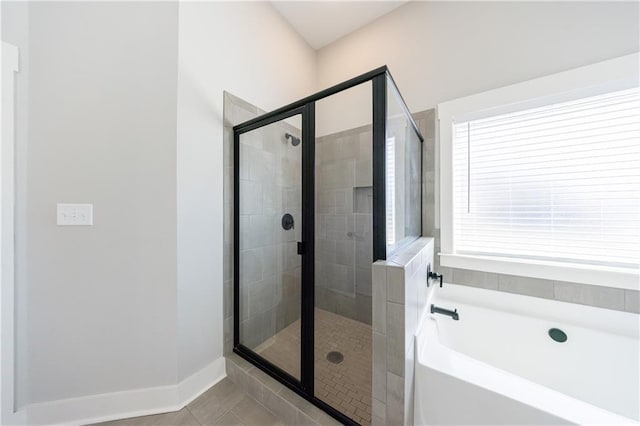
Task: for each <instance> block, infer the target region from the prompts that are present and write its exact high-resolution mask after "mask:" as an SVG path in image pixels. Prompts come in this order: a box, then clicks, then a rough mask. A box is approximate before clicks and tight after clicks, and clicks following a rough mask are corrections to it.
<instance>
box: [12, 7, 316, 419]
mask: <svg viewBox="0 0 640 426" xmlns="http://www.w3.org/2000/svg"><path fill="white" fill-rule="evenodd" d="M2 8H3V9H2V11H3V16H2V19H3V22H4V23H5V25H4V26H3V39H6V40H7V41H12V42H14V43H15V44H18V45H19V47H20V48H21V53H22V54H23V55H26V56H25V57H24V58H23V61H24V62H25V64H26V63H28V64H29V65H30V66H29V67H25V68H23V70H26V69H28V70H29V72H28V73H27V72H25V73H23V74H22V75H21V76H20V78H21V79H22V80H21V81H22V82H24V83H25V84H24V87H23V90H21V91H20V92H19V93H18V96H19V100H18V111H17V112H18V121H19V123H18V129H19V130H20V128H21V126H20V123H21V122H20V120H21V119H22V118H24V122H23V124H24V126H22V127H24V129H22V130H23V132H22V134H21V135H18V145H19V146H18V159H17V164H18V165H19V166H20V167H19V170H18V171H17V172H18V182H17V185H18V197H19V200H18V215H19V216H20V217H22V218H24V222H25V223H24V228H23V229H22V231H20V229H19V230H18V234H19V235H18V242H17V245H18V246H19V249H20V247H24V248H25V249H24V253H22V254H21V253H20V250H18V259H17V263H18V264H19V265H20V264H23V265H24V270H25V271H27V270H28V272H29V274H28V275H25V276H23V277H19V282H18V287H19V288H20V292H19V294H18V300H17V302H16V303H17V306H18V307H19V308H20V307H23V308H24V309H23V311H24V312H19V317H18V321H17V328H18V336H17V340H18V342H17V352H18V353H17V360H18V365H17V368H18V373H19V374H18V378H17V381H18V382H17V384H16V386H17V388H18V391H19V398H18V406H19V407H21V408H24V407H25V406H27V405H30V404H34V403H38V402H44V401H55V400H62V399H65V398H72V397H80V396H87V395H95V394H101V393H109V392H117V391H124V390H132V389H146V388H151V387H157V386H164V385H174V384H176V383H177V382H179V381H181V380H183V379H185V378H187V377H189V376H191V375H192V374H194V373H196V372H197V371H199V370H201V369H203V368H204V367H207V366H209V365H211V363H212V362H213V361H215V360H216V359H218V358H220V357H221V356H222V339H223V338H222V329H223V315H222V292H223V290H222V289H223V267H222V250H223V233H222V205H223V199H222V198H223V191H222V176H223V161H222V146H223V127H222V105H223V90H227V91H229V92H232V93H234V94H237V95H238V96H242V97H244V98H246V99H248V100H251V101H252V102H255V103H256V104H258V105H260V106H262V107H263V108H266V109H272V108H275V107H277V106H280V105H282V104H285V103H288V102H291V101H294V100H296V99H297V98H300V97H302V96H305V95H307V94H309V93H311V92H313V91H314V89H315V52H314V51H313V50H312V49H311V48H310V47H309V46H308V45H307V44H306V43H305V42H304V41H303V40H302V39H301V38H300V37H299V36H298V35H297V34H296V33H295V32H294V31H293V30H292V29H291V28H290V26H289V25H288V24H287V23H286V22H285V21H284V20H283V19H282V18H281V17H280V16H279V15H278V14H277V13H276V12H275V11H274V10H273V9H272V7H271V6H270V5H269V4H268V3H183V4H180V5H178V4H177V3H146V2H141V3H133V2H127V3H118V2H116V3H88V2H77V3H57V2H42V3H29V4H26V3H6V2H3V5H2ZM178 9H179V13H178ZM18 23H19V25H18ZM178 25H179V26H180V30H178ZM178 47H179V48H180V50H179V52H178ZM19 88H20V86H19ZM25 94H28V97H27V96H26V95H25ZM21 96H22V97H24V99H22V98H20V97H21ZM27 116H28V120H27V119H26V117H27ZM27 134H28V138H27ZM20 199H23V200H26V201H25V202H24V206H23V207H22V209H21V207H20V205H21V204H20ZM57 202H88V203H93V204H94V226H93V227H86V228H85V227H82V228H61V227H57V226H56V225H55V204H56V203H57ZM26 230H28V233H27V232H26ZM225 273H227V274H228V273H229V272H228V271H226V272H225ZM20 372H23V373H24V374H20ZM98 411H99V410H98ZM42 412H43V411H42V407H39V413H42ZM44 413H45V414H46V411H45V412H44ZM94 414H95V412H94ZM67 418H68V417H67Z"/></svg>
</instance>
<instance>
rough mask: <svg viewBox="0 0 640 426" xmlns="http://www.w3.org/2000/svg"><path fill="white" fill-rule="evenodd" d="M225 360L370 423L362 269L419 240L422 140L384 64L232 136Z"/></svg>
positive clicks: (343, 416)
mask: <svg viewBox="0 0 640 426" xmlns="http://www.w3.org/2000/svg"><path fill="white" fill-rule="evenodd" d="M233 137H234V167H233V170H234V180H233V184H234V188H233V189H234V220H233V223H234V243H233V248H234V256H233V260H234V275H233V276H234V283H233V285H234V287H233V293H234V299H233V302H234V306H233V307H234V341H233V346H234V352H236V353H238V354H239V355H240V356H242V357H244V358H245V359H247V360H249V361H250V362H252V363H253V364H255V365H256V366H257V367H259V368H261V369H262V370H264V371H265V372H267V373H268V374H270V375H271V376H273V377H274V378H276V379H277V380H279V381H281V382H282V383H283V384H285V385H286V386H288V387H289V388H291V389H292V390H294V391H295V392H297V393H298V394H300V395H301V396H303V397H304V398H306V399H308V400H309V401H311V402H313V403H314V404H315V405H317V406H319V407H320V408H322V409H324V410H325V411H327V412H328V413H329V414H331V415H332V416H334V417H335V418H337V419H338V420H340V421H342V422H344V423H346V424H370V423H371V412H372V407H371V398H372V395H371V384H372V354H373V348H372V324H371V322H372V319H371V312H372V306H371V303H372V302H371V301H372V283H371V267H372V264H373V262H375V261H377V260H385V259H387V257H388V256H390V255H391V254H393V253H394V252H395V251H396V250H398V249H400V248H402V247H403V246H405V245H407V244H409V243H411V242H412V241H414V240H415V239H416V238H418V237H419V236H420V235H421V229H422V227H421V218H422V214H421V194H422V140H423V139H422V136H421V135H420V132H419V130H418V128H417V126H416V124H415V122H414V121H413V119H412V117H411V114H410V113H409V110H408V109H407V107H406V104H405V103H404V101H403V99H402V97H401V95H400V93H399V91H398V89H397V87H396V85H395V83H394V81H393V79H392V77H391V75H390V73H389V70H388V69H387V67H381V68H378V69H375V70H373V71H370V72H368V73H366V74H363V75H361V76H358V77H355V78H353V79H351V80H348V81H345V82H343V83H341V84H339V85H336V86H334V87H331V88H329V89H326V90H323V91H321V92H318V93H316V94H314V95H311V96H309V97H307V98H304V99H301V100H299V101H297V102H294V103H292V104H290V105H287V106H285V107H282V108H279V109H277V110H275V111H273V112H270V113H267V114H264V115H261V116H259V117H257V118H254V119H251V120H249V121H246V122H244V123H242V124H239V125H237V126H235V127H234V128H233Z"/></svg>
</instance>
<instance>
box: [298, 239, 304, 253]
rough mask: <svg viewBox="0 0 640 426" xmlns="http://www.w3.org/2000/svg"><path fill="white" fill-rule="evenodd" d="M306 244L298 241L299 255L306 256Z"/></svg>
mask: <svg viewBox="0 0 640 426" xmlns="http://www.w3.org/2000/svg"><path fill="white" fill-rule="evenodd" d="M304 252H305V244H304V243H303V242H302V241H298V254H301V255H302V254H304Z"/></svg>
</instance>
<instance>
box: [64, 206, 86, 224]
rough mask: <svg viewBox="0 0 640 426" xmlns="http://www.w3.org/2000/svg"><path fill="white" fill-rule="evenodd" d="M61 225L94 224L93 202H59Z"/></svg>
mask: <svg viewBox="0 0 640 426" xmlns="http://www.w3.org/2000/svg"><path fill="white" fill-rule="evenodd" d="M57 224H58V225H59V226H91V225H93V204H58V213H57Z"/></svg>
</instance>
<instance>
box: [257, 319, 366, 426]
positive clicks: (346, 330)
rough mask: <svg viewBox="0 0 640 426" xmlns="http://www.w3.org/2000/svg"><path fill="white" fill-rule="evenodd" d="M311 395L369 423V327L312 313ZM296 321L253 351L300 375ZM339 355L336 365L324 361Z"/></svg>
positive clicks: (360, 421)
mask: <svg viewBox="0 0 640 426" xmlns="http://www.w3.org/2000/svg"><path fill="white" fill-rule="evenodd" d="M315 330H316V332H315V335H316V342H315V344H316V347H315V394H316V396H317V397H318V398H320V399H322V400H323V401H325V402H326V403H328V404H329V405H331V406H332V407H334V408H336V409H337V410H339V411H341V412H342V413H344V414H345V415H347V416H349V417H351V418H352V419H353V420H355V421H357V422H358V423H360V424H363V425H369V424H371V366H372V364H371V352H372V335H371V326H370V325H368V324H365V323H362V322H359V321H354V320H352V319H350V318H346V317H343V316H340V315H337V314H334V313H331V312H328V311H324V310H322V309H317V308H316V310H315ZM299 345H300V320H297V321H295V322H293V323H292V324H291V325H289V326H288V327H286V328H284V329H283V330H282V331H280V332H279V333H277V334H276V335H275V336H273V337H272V338H271V339H269V340H268V341H266V342H264V343H263V344H262V345H260V346H259V347H257V348H256V352H257V353H259V354H261V355H262V356H263V357H265V358H267V359H269V360H272V361H276V364H277V365H278V366H280V367H281V368H283V369H284V370H285V371H288V372H290V373H292V374H293V375H294V376H296V377H299V376H300V357H299V350H295V349H294V348H299V347H300V346H299ZM333 351H335V352H339V353H340V354H342V356H343V357H344V359H343V360H342V361H341V362H340V363H338V364H335V363H332V362H330V361H328V360H327V355H328V354H329V352H333Z"/></svg>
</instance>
